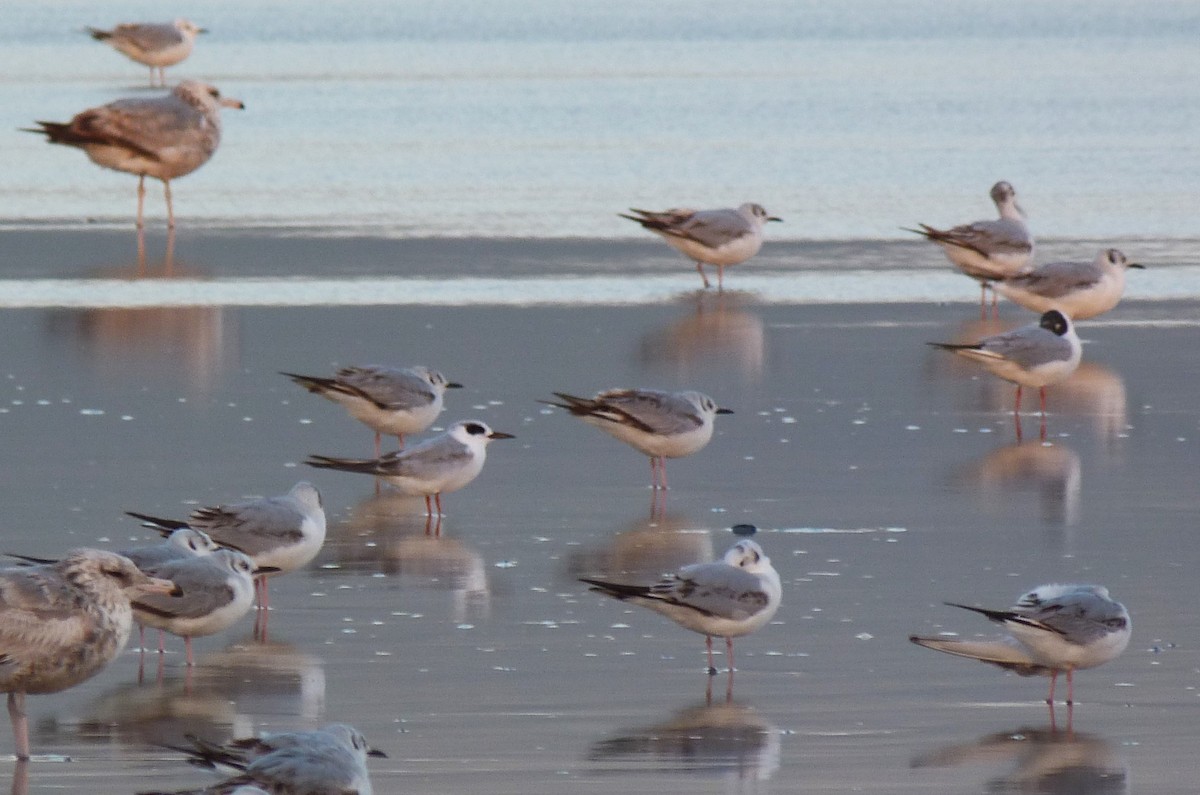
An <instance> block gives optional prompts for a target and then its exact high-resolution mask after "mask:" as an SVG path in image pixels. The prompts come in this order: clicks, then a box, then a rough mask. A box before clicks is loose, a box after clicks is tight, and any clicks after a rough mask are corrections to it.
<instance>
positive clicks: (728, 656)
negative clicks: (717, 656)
mask: <svg viewBox="0 0 1200 795" xmlns="http://www.w3.org/2000/svg"><path fill="white" fill-rule="evenodd" d="M725 660H726V662H727V663H728V664H729V675H730V676H733V638H726V639H725Z"/></svg>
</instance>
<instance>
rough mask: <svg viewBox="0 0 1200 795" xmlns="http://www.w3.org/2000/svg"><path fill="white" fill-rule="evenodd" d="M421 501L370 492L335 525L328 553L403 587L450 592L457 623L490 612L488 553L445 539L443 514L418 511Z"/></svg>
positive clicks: (341, 564)
mask: <svg viewBox="0 0 1200 795" xmlns="http://www.w3.org/2000/svg"><path fill="white" fill-rule="evenodd" d="M417 505H423V501H422V498H420V497H409V496H406V495H403V494H401V493H400V492H398V491H396V490H394V489H383V490H382V491H380V492H379V493H377V494H372V495H370V496H368V497H367V498H366V499H364V500H362V501H361V502H359V503H358V505H356V506H354V508H352V509H351V511H350V514H349V516H348V517H347V518H346V519H344V520H343V521H341V522H338V523H337V524H336V525H334V526H332V527H330V530H329V532H330V536H329V537H328V538H326V541H325V552H324V555H325V556H326V557H328V556H330V555H332V556H333V557H334V559H335V560H336V562H337V565H338V567H339V568H341V569H344V570H348V571H355V572H361V571H364V570H369V571H379V572H380V573H382V574H386V575H388V576H391V577H396V578H397V579H398V580H399V582H400V584H401V587H414V588H427V589H437V590H447V591H450V592H451V594H452V595H453V611H452V616H451V617H452V618H453V620H455V621H459V622H461V621H464V620H466V619H467V618H468V617H472V616H473V617H485V616H487V615H488V613H489V611H490V609H491V586H490V584H489V582H488V577H487V565H486V563H485V561H484V559H483V555H481V554H480V553H479V552H477V551H476V550H475V549H473V548H471V547H470V546H468V545H466V544H464V543H463V542H461V541H458V540H456V539H452V538H446V537H443V536H442V535H441V521H442V520H441V517H437V518H436V519H434V518H433V517H430V516H426V515H422V514H421V513H417V512H414V506H417Z"/></svg>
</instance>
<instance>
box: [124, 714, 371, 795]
mask: <svg viewBox="0 0 1200 795" xmlns="http://www.w3.org/2000/svg"><path fill="white" fill-rule="evenodd" d="M187 739H188V741H189V742H190V743H191V744H192V747H191V748H178V749H175V750H180V751H183V752H184V753H186V754H188V755H189V758H188V762H190V763H191V764H193V765H196V766H198V767H206V768H209V769H216V768H218V767H223V768H233V769H234V770H237V771H239V772H238V773H237V775H235V776H233V777H232V778H229V779H225V780H224V781H221V782H219V783H217V784H213V785H212V786H209V787H203V788H200V789H192V790H181V791H179V792H177V793H164V792H161V791H152V792H143V793H140V794H139V795H234V794H235V793H241V792H245V793H249V792H258V791H265V792H269V793H275V795H372V790H371V778H370V774H369V772H368V770H367V757H371V756H374V757H384V758H386V757H387V754H385V753H383V752H382V751H377V750H375V749H374V748H372V747H371V746H370V745H368V744H367V740H366V738H365V737H363V735H362V732H360V731H358V730H357V729H355V728H354V727H353V726H348V725H346V724H345V723H331V724H329V725H327V726H323V727H321V728H320V729H315V730H313V731H295V732H279V733H276V734H267V735H264V736H262V737H248V738H243V739H237V740H233V741H231V742H229V743H225V744H224V745H216V744H214V743H210V742H207V741H205V740H202V739H201V738H199V737H196V736H194V735H188V736H187Z"/></svg>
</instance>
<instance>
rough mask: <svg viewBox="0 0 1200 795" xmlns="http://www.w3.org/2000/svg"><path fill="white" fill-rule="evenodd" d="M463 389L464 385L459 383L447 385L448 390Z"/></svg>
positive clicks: (454, 382)
mask: <svg viewBox="0 0 1200 795" xmlns="http://www.w3.org/2000/svg"><path fill="white" fill-rule="evenodd" d="M462 388H463V385H462V384H460V383H458V382H457V381H451V382H450V383H448V384H446V389H462Z"/></svg>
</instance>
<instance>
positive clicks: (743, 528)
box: [732, 524, 758, 538]
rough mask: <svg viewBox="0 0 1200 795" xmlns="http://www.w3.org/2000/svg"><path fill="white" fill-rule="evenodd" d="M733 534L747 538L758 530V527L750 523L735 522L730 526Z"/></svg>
mask: <svg viewBox="0 0 1200 795" xmlns="http://www.w3.org/2000/svg"><path fill="white" fill-rule="evenodd" d="M732 530H733V534H734V535H735V536H739V537H741V538H749V537H750V536H752V535H754V534H755V533H757V532H758V528H757V527H755V526H754V525H752V524H735V525H734V526H733V528H732Z"/></svg>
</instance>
